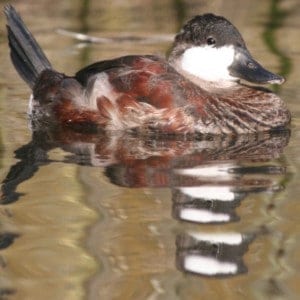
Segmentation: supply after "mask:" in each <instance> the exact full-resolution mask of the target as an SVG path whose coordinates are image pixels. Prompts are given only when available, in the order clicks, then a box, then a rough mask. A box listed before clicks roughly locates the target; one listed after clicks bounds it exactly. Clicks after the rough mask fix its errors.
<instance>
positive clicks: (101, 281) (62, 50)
mask: <svg viewBox="0 0 300 300" xmlns="http://www.w3.org/2000/svg"><path fill="white" fill-rule="evenodd" d="M2 2H3V3H4V2H5V1H2ZM13 3H14V4H15V6H16V7H17V8H18V10H19V11H20V12H21V14H22V15H23V18H24V19H25V20H26V23H27V24H28V25H29V27H30V28H31V29H32V31H33V32H34V34H35V36H36V38H37V40H38V41H39V42H40V43H41V44H42V46H43V48H44V49H45V51H46V53H47V55H48V56H49V58H50V60H51V61H52V62H53V65H54V66H56V67H57V69H58V70H63V71H64V72H65V73H68V74H71V73H73V72H75V71H76V70H78V69H79V68H80V67H82V66H84V65H86V64H88V63H91V62H93V61H96V60H101V59H107V58H111V57H116V56H120V55H125V54H136V53H140V54H145V53H148V54H149V53H155V54H162V53H164V52H165V51H167V49H168V47H169V45H170V43H169V40H170V37H172V35H173V34H174V32H176V30H177V29H178V28H179V27H180V25H181V24H182V22H183V21H184V20H186V19H188V18H189V17H191V16H192V15H194V14H197V13H202V12H207V11H212V12H215V13H218V14H222V15H224V16H226V17H228V18H229V19H230V20H232V22H233V23H234V24H235V25H236V26H237V27H238V28H239V29H240V31H241V32H242V34H243V36H244V38H245V40H246V41H247V44H248V46H249V48H250V50H251V52H252V53H253V55H254V56H255V57H256V58H257V59H258V60H259V61H260V62H261V63H262V64H263V65H264V66H266V67H267V68H269V69H271V70H273V71H276V72H279V73H281V74H282V75H284V76H285V77H286V78H287V82H286V83H285V84H284V85H283V86H282V87H280V88H277V93H279V94H280V95H281V97H282V98H284V99H285V101H286V102H287V104H288V106H289V108H290V110H291V111H292V114H293V122H292V126H291V132H281V133H278V134H272V135H267V134H260V135H254V136H242V137H239V138H236V139H233V138H214V139H209V140H180V139H177V140H171V139H162V138H160V139H153V138H151V139H150V138H137V137H134V136H127V135H124V134H117V133H116V134H109V135H104V134H103V135H81V134H75V133H74V132H68V131H63V132H61V131H60V132H57V131H49V130H45V131H44V132H37V133H36V134H34V135H33V136H32V134H31V132H30V129H29V128H28V124H27V116H26V111H27V99H28V98H29V93H30V91H29V90H28V88H27V87H26V85H25V84H24V83H23V82H22V81H21V79H19V77H18V76H17V75H16V73H15V71H14V69H13V67H12V65H11V63H10V61H9V58H8V49H7V42H6V37H5V34H6V33H5V27H4V18H0V23H1V28H2V29H1V30H0V57H1V69H0V75H1V76H0V181H1V182H2V186H1V205H0V299H41V298H43V299H149V300H153V299H298V297H299V294H300V287H299V282H300V281H299V280H300V276H299V273H300V260H299V255H298V252H299V251H298V250H299V247H300V222H299V221H300V218H299V215H300V204H299V203H300V198H299V195H300V186H299V176H300V159H299V154H298V153H299V147H300V143H299V137H300V122H299V120H300V109H299V104H298V102H299V100H300V99H299V92H300V88H299V68H298V66H299V65H300V40H299V29H300V18H299V17H300V6H299V1H292V0H287V1H249V2H248V1H247V2H246V1H233V0H231V1H221V0H219V1H217V0H216V1H200V0H199V1H126V2H124V1H101V2H100V1H99V2H98V1H51V2H49V1H46V0H43V1H39V2H34V1H26V3H25V2H22V1H14V2H13ZM59 28H60V29H64V30H68V31H76V32H83V33H87V34H89V35H92V36H96V37H101V38H107V39H109V42H107V41H104V43H86V42H79V41H78V40H76V39H74V38H72V37H70V36H66V35H63V34H62V31H60V32H59V33H57V31H56V30H57V29H59Z"/></svg>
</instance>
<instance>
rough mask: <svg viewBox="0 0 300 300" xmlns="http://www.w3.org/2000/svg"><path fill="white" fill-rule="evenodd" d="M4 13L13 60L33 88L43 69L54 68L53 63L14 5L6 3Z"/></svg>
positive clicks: (20, 73)
mask: <svg viewBox="0 0 300 300" xmlns="http://www.w3.org/2000/svg"><path fill="white" fill-rule="evenodd" d="M4 13H5V15H6V18H7V32H8V41H9V47H10V57H11V60H12V62H13V64H14V66H15V68H16V70H17V71H18V73H19V75H20V76H21V77H22V78H23V79H24V80H25V81H26V82H27V84H28V85H29V86H30V87H31V88H32V87H33V86H34V83H35V81H36V79H37V78H38V76H39V74H40V73H41V72H42V71H44V70H46V69H52V67H51V64H50V62H49V61H48V59H47V57H46V56H45V54H44V52H43V50H42V49H41V47H40V46H39V44H38V43H37V41H36V40H35V38H34V37H33V35H32V34H31V33H30V31H29V30H28V29H27V27H26V25H25V24H24V22H23V20H22V19H21V17H20V16H19V14H18V13H17V12H16V10H15V9H14V7H13V6H11V5H6V6H5V8H4Z"/></svg>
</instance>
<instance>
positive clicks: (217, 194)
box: [179, 185, 236, 201]
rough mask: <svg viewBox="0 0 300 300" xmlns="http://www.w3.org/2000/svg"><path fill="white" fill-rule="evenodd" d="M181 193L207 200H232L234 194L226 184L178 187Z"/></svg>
mask: <svg viewBox="0 0 300 300" xmlns="http://www.w3.org/2000/svg"><path fill="white" fill-rule="evenodd" d="M179 190H180V192H181V193H182V194H185V195H187V196H189V197H192V198H201V199H207V200H219V201H233V200H235V198H236V197H235V194H234V192H232V191H231V189H230V187H228V186H208V185H207V186H205V185H203V186H196V187H182V188H179Z"/></svg>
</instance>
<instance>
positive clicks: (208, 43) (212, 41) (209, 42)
mask: <svg viewBox="0 0 300 300" xmlns="http://www.w3.org/2000/svg"><path fill="white" fill-rule="evenodd" d="M206 43H207V45H209V46H211V45H214V44H215V43H216V40H215V39H214V38H213V37H211V36H210V37H208V38H207V39H206Z"/></svg>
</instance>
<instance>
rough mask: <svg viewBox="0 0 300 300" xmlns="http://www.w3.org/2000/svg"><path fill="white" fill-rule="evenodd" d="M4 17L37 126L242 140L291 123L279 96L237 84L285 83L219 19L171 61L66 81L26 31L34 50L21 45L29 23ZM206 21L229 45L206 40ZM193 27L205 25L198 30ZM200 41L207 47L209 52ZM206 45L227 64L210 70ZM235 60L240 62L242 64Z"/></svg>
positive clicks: (182, 38)
mask: <svg viewBox="0 0 300 300" xmlns="http://www.w3.org/2000/svg"><path fill="white" fill-rule="evenodd" d="M6 15H7V17H8V28H9V29H8V30H9V40H10V46H11V49H12V52H11V56H12V60H13V62H14V64H15V66H16V68H17V70H18V71H19V73H20V74H21V76H22V77H23V78H24V79H25V80H26V81H27V83H28V84H29V85H30V86H31V87H32V90H33V94H32V97H31V103H30V114H31V116H32V118H33V120H34V121H35V122H37V123H38V124H45V123H47V124H49V123H50V124H53V123H54V124H59V125H63V126H69V127H72V128H74V129H76V130H86V129H90V128H92V129H104V130H136V131H138V132H142V133H147V132H149V131H156V132H161V133H172V134H174V133H184V134H190V133H191V134H192V133H202V134H243V133H252V132H258V131H270V130H274V129H277V128H282V127H285V126H286V125H287V124H288V123H289V121H290V114H289V112H288V110H287V108H286V106H285V104H284V103H283V101H282V100H281V99H280V98H279V97H278V96H276V95H275V94H274V93H271V92H269V91H266V90H263V89H257V88H254V87H249V86H246V85H242V84H240V83H238V82H237V80H239V79H241V78H244V79H246V80H248V81H252V82H256V83H268V82H270V83H282V81H283V79H282V78H281V77H280V76H278V75H275V74H272V73H270V72H268V71H266V70H265V69H263V68H262V67H261V66H260V65H258V64H257V63H256V62H255V61H254V60H253V59H252V57H251V56H250V54H249V53H248V52H247V49H246V48H245V45H244V41H243V40H242V38H241V36H240V35H239V33H238V32H237V33H236V32H235V31H233V33H232V32H227V31H228V28H230V30H231V31H232V30H233V29H235V28H234V27H233V26H232V25H231V24H230V23H229V22H228V21H227V20H225V19H224V18H222V17H216V16H214V15H204V16H198V17H196V18H194V19H193V20H191V21H190V22H189V23H188V24H187V25H186V26H185V27H184V30H183V31H181V32H180V33H179V34H178V35H177V36H176V40H175V44H174V47H173V51H172V52H171V55H170V57H169V59H168V60H165V59H163V58H159V57H156V56H150V55H148V56H125V57H121V58H117V59H113V60H109V61H102V62H98V63H95V64H93V65H90V66H88V67H86V68H84V69H82V70H80V71H79V72H77V73H76V75H75V76H74V77H68V76H66V75H64V74H62V73H59V72H57V71H55V70H53V68H52V67H51V65H50V63H49V62H48V60H47V59H46V57H45V56H44V55H43V53H42V52H41V50H40V48H39V47H38V45H37V43H36V42H35V40H34V39H33V37H32V36H31V34H30V33H29V32H28V31H26V32H25V38H26V39H28V36H29V37H30V39H31V40H32V41H33V42H31V45H32V47H31V48H29V49H28V48H27V49H25V50H23V49H24V47H23V46H22V42H21V43H20V42H19V40H20V39H22V34H21V36H20V34H19V32H18V31H17V30H19V31H20V27H21V31H22V30H23V29H22V28H25V25H24V24H23V22H22V21H21V19H20V17H19V16H18V15H17V13H16V12H15V10H14V9H13V8H12V7H11V6H9V7H8V8H7V9H6ZM197 18H198V19H197ZM216 21H217V22H216ZM203 22H204V23H205V22H206V23H205V24H204V25H205V26H206V27H209V26H208V25H211V23H212V22H214V25H215V24H216V23H217V26H216V29H214V30H213V33H215V35H216V36H217V37H218V35H219V36H221V37H222V38H224V36H225V38H226V34H227V35H228V38H229V39H232V41H231V40H230V44H229V46H228V45H225V47H224V45H223V44H224V41H222V38H221V41H218V40H217V42H216V40H213V41H212V40H211V39H212V38H211V36H210V37H209V38H210V40H209V41H208V38H207V36H206V37H203V36H204V34H205V33H204V32H199V28H200V29H201V26H204V25H203V24H202V23H203ZM219 23H220V24H219ZM222 23H223V24H222ZM195 24H196V25H197V26H200V25H201V26H200V27H199V28H196V29H195ZM224 24H225V25H226V26H227V27H226V26H225V31H224V32H225V34H224V32H222V33H220V32H218V31H220V26H219V25H224ZM210 27H211V26H210ZM15 28H17V29H15ZM206 30H208V29H207V28H206ZM230 30H229V31H230ZM216 32H217V33H216ZM23 35H24V33H23ZM23 38H24V37H23ZM228 38H227V41H226V42H228ZM202 39H204V41H205V43H207V44H205V45H204V46H203V41H202ZM15 41H17V42H15ZM212 42H214V43H212ZM218 43H221V44H220V45H218ZM20 44H21V47H20ZM191 44H192V46H190V45H191ZM209 44H211V45H212V46H215V47H214V49H212V50H213V51H215V50H216V49H219V48H222V47H223V48H222V49H225V50H226V53H227V54H226V55H227V56H226V58H225V59H224V60H223V59H221V60H219V61H216V62H213V63H212V64H211V65H210V64H206V62H205V59H207V58H206V57H205V56H206V55H207V48H208V46H210V45H209ZM234 46H236V47H237V48H238V50H239V52H238V53H237V52H236V49H234ZM22 47H23V48H22ZM20 48H21V51H20V50H19V49H20ZM211 48H212V47H211ZM36 49H37V50H36ZM199 49H200V50H201V51H202V52H201V53H202V54H203V55H202V57H203V58H204V61H202V62H201V59H200V60H199V61H198V60H197V59H196V61H195V64H194V61H193V60H192V59H193V57H195V53H196V54H197V52H199ZM203 49H204V50H205V51H204V52H203ZM194 50H195V51H194ZM240 50H241V51H240ZM32 51H33V52H34V53H33V56H32V57H33V58H32V57H31V52H32ZM24 52H25V54H26V59H27V60H29V62H30V64H28V62H26V59H24V57H23V56H24ZM199 53H200V52H199ZM248 54H249V56H247V55H248ZM230 55H233V56H232V57H231V56H230ZM28 57H29V59H28ZM245 57H246V58H245ZM236 59H238V60H240V62H239V64H238V65H236V64H237V63H236ZM245 59H247V60H248V61H247V62H245ZM24 61H25V62H24ZM224 61H225V62H224ZM22 62H23V66H22ZM24 63H25V68H24ZM214 63H215V65H214ZM223 63H227V65H224V67H223V70H222V71H221V72H218V71H217V70H215V69H216V67H218V65H220V64H223ZM217 64H218V65H217ZM251 64H252V65H251ZM198 65H199V66H198ZM202 66H203V68H204V70H203V69H201V67H202ZM205 68H207V70H208V71H207V72H205ZM241 68H242V69H241ZM247 68H248V69H249V71H248V72H246V71H247ZM256 69H257V70H256ZM224 70H225V71H224ZM254 71H258V73H254ZM245 72H246V73H245ZM252 73H253V74H252ZM216 77H217V79H215V78H216ZM219 77H220V78H219Z"/></svg>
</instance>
